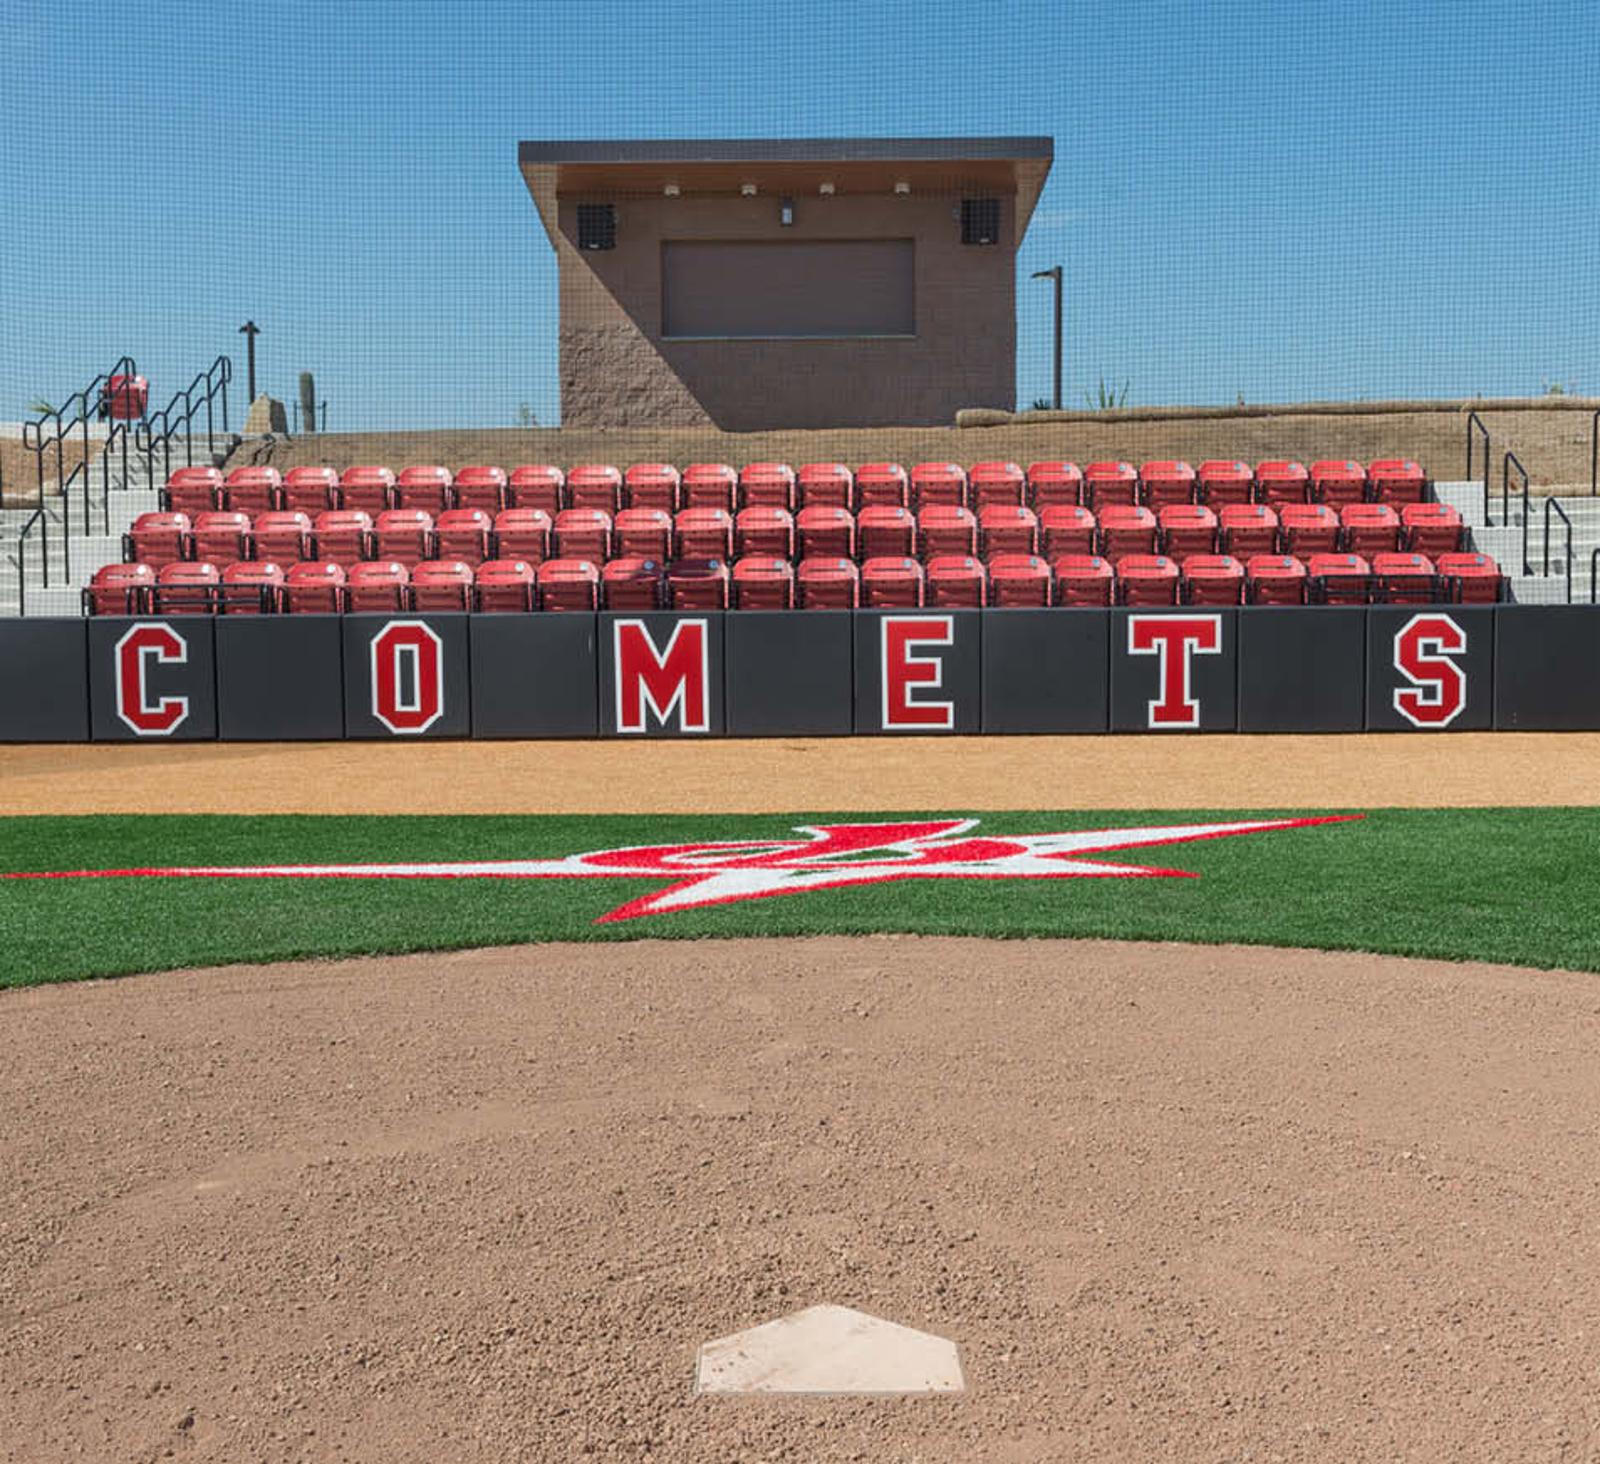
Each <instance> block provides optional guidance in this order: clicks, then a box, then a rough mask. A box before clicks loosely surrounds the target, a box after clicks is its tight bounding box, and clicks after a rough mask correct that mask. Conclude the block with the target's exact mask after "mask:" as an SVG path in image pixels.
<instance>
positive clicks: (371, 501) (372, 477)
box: [339, 463, 394, 519]
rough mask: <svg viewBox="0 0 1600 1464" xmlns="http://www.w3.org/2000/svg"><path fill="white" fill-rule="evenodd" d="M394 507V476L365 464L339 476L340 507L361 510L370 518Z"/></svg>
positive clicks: (384, 470)
mask: <svg viewBox="0 0 1600 1464" xmlns="http://www.w3.org/2000/svg"><path fill="white" fill-rule="evenodd" d="M393 506H394V474H393V473H391V472H390V471H389V470H388V469H387V468H382V467H378V466H376V465H375V464H369V463H363V464H360V465H358V466H356V467H353V468H346V469H345V470H344V472H342V473H340V474H339V507H340V508H359V509H360V510H361V512H362V513H364V514H366V515H367V516H368V517H370V518H374V519H375V518H377V516H378V515H379V514H380V513H383V512H385V511H386V510H388V509H390V508H392V507H393Z"/></svg>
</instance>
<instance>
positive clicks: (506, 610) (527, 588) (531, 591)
mask: <svg viewBox="0 0 1600 1464" xmlns="http://www.w3.org/2000/svg"><path fill="white" fill-rule="evenodd" d="M537 582H538V574H537V572H536V571H535V569H534V567H533V565H531V564H530V563H529V562H528V561H527V560H526V559H486V560H484V562H483V563H482V564H480V565H479V566H478V572H477V574H476V575H475V576H474V577H473V586H474V589H475V590H476V592H477V601H478V609H479V610H481V611H483V612H484V613H486V614H490V615H514V614H518V613H521V612H524V611H528V610H532V609H533V607H534V604H535V603H536V601H537V589H536V586H537Z"/></svg>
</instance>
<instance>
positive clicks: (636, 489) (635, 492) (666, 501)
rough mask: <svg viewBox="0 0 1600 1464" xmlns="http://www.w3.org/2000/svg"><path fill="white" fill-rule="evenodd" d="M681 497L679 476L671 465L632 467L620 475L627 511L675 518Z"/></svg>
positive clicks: (659, 464)
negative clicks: (650, 511) (643, 510)
mask: <svg viewBox="0 0 1600 1464" xmlns="http://www.w3.org/2000/svg"><path fill="white" fill-rule="evenodd" d="M682 493H683V479H682V476H681V475H680V474H679V472H678V470H677V469H676V468H675V467H673V466H672V464H671V463H635V464H634V465H633V466H632V467H631V468H629V469H628V471H627V472H625V473H624V474H623V475H622V496H623V498H624V499H625V500H626V501H627V504H628V507H629V508H652V509H655V510H656V512H658V513H665V514H674V513H676V512H677V511H678V510H679V509H680V508H681V507H683V503H682Z"/></svg>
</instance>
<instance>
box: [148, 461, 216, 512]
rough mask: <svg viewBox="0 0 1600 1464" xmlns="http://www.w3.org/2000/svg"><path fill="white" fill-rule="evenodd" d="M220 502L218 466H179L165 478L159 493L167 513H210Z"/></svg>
mask: <svg viewBox="0 0 1600 1464" xmlns="http://www.w3.org/2000/svg"><path fill="white" fill-rule="evenodd" d="M221 503H222V472H221V470H220V469H219V468H179V469H177V471H176V472H174V473H173V475H172V476H171V477H170V478H168V479H167V486H166V488H165V489H163V490H162V493H161V506H162V508H164V509H166V510H167V512H168V513H186V514H188V515H189V517H190V518H193V517H194V516H195V515H196V514H202V513H210V512H211V511H212V510H213V509H215V508H218V507H220V506H221Z"/></svg>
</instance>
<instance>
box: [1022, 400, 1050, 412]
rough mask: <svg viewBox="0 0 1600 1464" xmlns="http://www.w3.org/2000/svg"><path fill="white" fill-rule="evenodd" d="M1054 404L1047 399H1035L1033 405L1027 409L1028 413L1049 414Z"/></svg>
mask: <svg viewBox="0 0 1600 1464" xmlns="http://www.w3.org/2000/svg"><path fill="white" fill-rule="evenodd" d="M1054 408H1055V403H1054V402H1052V401H1051V400H1050V398H1049V397H1035V398H1034V399H1033V405H1032V406H1031V407H1029V408H1028V410H1029V411H1030V412H1049V411H1052V410H1054Z"/></svg>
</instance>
